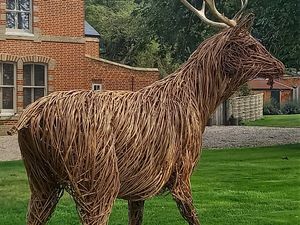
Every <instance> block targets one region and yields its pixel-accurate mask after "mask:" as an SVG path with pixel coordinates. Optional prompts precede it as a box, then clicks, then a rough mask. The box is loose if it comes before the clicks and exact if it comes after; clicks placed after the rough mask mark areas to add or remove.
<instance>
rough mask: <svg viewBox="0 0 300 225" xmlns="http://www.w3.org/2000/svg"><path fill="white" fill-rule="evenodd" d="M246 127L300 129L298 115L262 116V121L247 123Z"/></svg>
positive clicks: (299, 115)
mask: <svg viewBox="0 0 300 225" xmlns="http://www.w3.org/2000/svg"><path fill="white" fill-rule="evenodd" d="M245 125H247V126H266V127H300V114H294V115H272V116H264V118H263V119H260V120H256V121H248V122H246V123H245Z"/></svg>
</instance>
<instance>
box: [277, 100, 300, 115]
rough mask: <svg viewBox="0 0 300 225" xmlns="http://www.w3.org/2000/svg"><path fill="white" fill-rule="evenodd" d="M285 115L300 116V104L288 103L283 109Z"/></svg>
mask: <svg viewBox="0 0 300 225" xmlns="http://www.w3.org/2000/svg"><path fill="white" fill-rule="evenodd" d="M281 111H282V113H283V114H300V103H299V102H295V101H292V102H287V103H285V104H284V106H283V107H282V109H281Z"/></svg>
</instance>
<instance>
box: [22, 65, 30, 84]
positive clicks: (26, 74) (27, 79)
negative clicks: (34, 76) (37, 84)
mask: <svg viewBox="0 0 300 225" xmlns="http://www.w3.org/2000/svg"><path fill="white" fill-rule="evenodd" d="M31 69H32V66H31V65H24V67H23V73H24V86H31V85H32V81H31Z"/></svg>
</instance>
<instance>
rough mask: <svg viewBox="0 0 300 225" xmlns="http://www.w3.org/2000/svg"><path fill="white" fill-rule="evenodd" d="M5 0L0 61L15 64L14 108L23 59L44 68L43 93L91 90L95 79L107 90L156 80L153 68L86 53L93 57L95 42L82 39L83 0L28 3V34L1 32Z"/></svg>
mask: <svg viewBox="0 0 300 225" xmlns="http://www.w3.org/2000/svg"><path fill="white" fill-rule="evenodd" d="M5 2H6V1H5V0H0V61H4V62H5V61H9V62H15V64H16V68H17V81H16V83H17V111H18V112H20V111H21V110H22V107H23V63H44V64H46V65H47V66H48V92H52V91H60V90H71V89H91V85H92V83H93V81H94V82H95V80H96V81H97V82H101V83H102V84H103V86H104V88H105V89H107V90H138V89H140V88H142V87H144V86H146V85H149V84H151V83H153V82H154V81H156V80H158V79H159V72H158V71H157V70H153V69H152V70H151V69H150V70H149V69H146V70H144V69H135V68H131V67H128V66H124V65H118V64H114V63H105V62H103V61H101V60H97V59H96V60H95V59H91V58H88V57H86V55H90V56H92V57H95V58H97V57H99V41H98V40H97V39H95V38H86V37H84V13H83V12H84V8H83V5H84V2H83V1H81V0H80V1H78V0H76V1H75V0H70V1H65V0H53V1H42V0H35V1H33V2H34V7H33V8H34V11H33V12H34V23H33V27H34V30H33V34H32V35H31V36H22V35H21V36H20V35H17V36H16V35H13V36H12V35H7V34H6V33H5V32H6V29H5ZM1 25H2V26H1Z"/></svg>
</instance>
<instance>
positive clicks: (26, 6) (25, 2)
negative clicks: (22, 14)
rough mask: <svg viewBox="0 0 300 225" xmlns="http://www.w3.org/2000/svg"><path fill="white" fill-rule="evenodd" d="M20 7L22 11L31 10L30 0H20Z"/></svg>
mask: <svg viewBox="0 0 300 225" xmlns="http://www.w3.org/2000/svg"><path fill="white" fill-rule="evenodd" d="M18 9H19V10H22V11H29V10H30V1H29V0H18Z"/></svg>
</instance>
